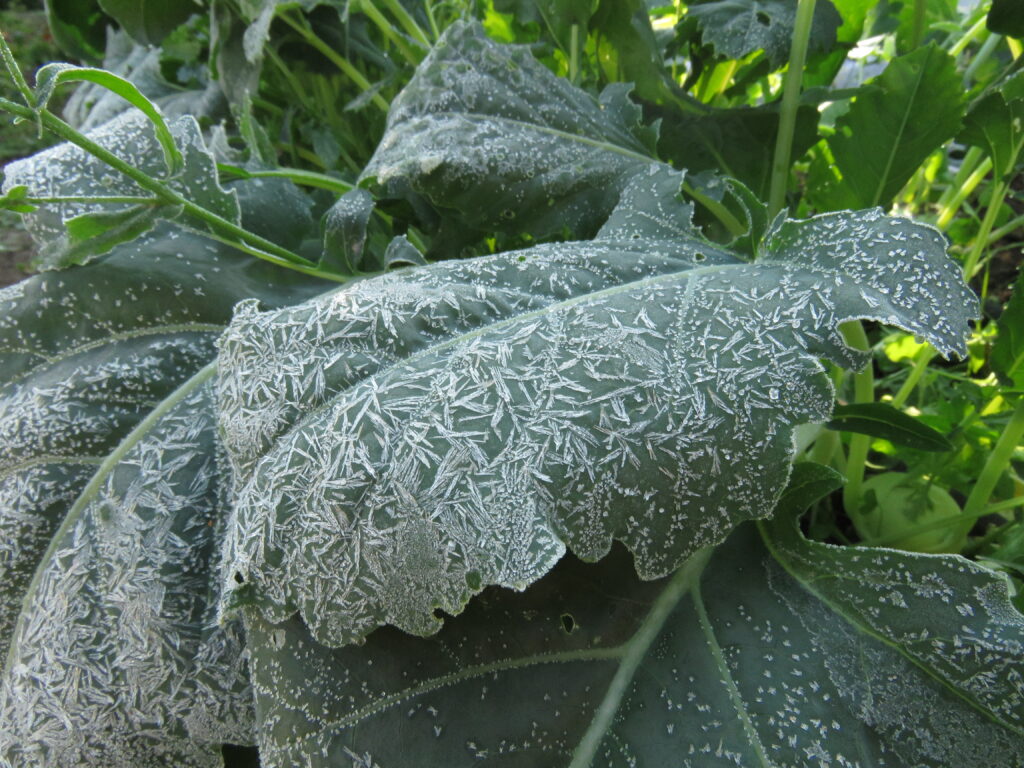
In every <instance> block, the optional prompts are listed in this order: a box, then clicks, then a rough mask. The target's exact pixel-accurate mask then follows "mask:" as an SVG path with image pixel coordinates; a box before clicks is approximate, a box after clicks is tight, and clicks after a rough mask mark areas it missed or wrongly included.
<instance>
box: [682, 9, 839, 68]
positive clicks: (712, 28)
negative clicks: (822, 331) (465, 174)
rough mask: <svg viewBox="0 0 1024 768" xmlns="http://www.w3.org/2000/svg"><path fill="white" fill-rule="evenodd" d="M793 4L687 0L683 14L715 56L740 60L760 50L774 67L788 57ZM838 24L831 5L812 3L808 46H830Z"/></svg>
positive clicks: (793, 20) (822, 49) (834, 40)
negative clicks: (695, 27) (685, 10)
mask: <svg viewBox="0 0 1024 768" xmlns="http://www.w3.org/2000/svg"><path fill="white" fill-rule="evenodd" d="M796 5H797V4H796V0H704V1H703V2H694V3H690V4H689V5H688V6H687V15H688V16H692V17H693V18H694V19H696V20H697V24H698V25H699V26H700V30H701V40H702V41H703V43H704V44H705V45H710V46H713V47H714V49H715V53H717V54H718V55H719V56H723V57H725V58H728V59H742V58H743V57H744V56H746V55H748V54H750V53H753V52H754V51H764V52H765V56H767V57H768V61H769V63H770V65H771V67H772V68H773V69H774V68H776V67H780V66H782V65H783V64H784V63H785V62H786V59H788V58H789V46H790V41H791V40H792V39H793V28H794V27H795V26H796ZM842 23H843V20H842V18H841V17H840V16H839V13H838V12H837V11H836V9H835V6H834V5H832V3H831V2H829V0H819V2H818V3H817V4H816V5H815V6H814V17H813V19H812V21H811V34H810V38H809V40H808V46H809V49H810V50H811V51H828V50H829V49H831V48H832V46H833V45H835V42H836V30H837V29H839V26H840V25H841V24H842Z"/></svg>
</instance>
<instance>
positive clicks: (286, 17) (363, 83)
mask: <svg viewBox="0 0 1024 768" xmlns="http://www.w3.org/2000/svg"><path fill="white" fill-rule="evenodd" d="M278 18H279V19H281V20H282V21H283V22H284V23H285V24H287V25H288V26H289V27H291V28H292V29H294V30H295V31H296V32H298V33H299V35H300V36H301V37H302V39H303V40H305V41H306V42H307V43H308V44H309V45H310V46H312V47H313V48H316V49H317V50H318V51H320V53H322V54H323V55H324V56H325V57H326V58H327V59H328V60H330V61H331V63H333V64H334V65H335V66H336V67H337V68H338V69H340V70H341V71H342V72H343V73H344V74H345V75H347V76H348V78H349V79H350V80H351V81H352V82H353V83H355V84H356V86H357V87H359V88H360V89H361V90H363V91H369V90H370V89H371V88H373V86H372V85H371V84H370V81H369V80H367V79H366V78H365V77H364V76H363V73H362V72H360V71H359V70H358V69H356V68H355V67H354V66H353V65H352V62H350V61H349V60H348V59H346V58H345V57H344V56H342V55H340V54H339V53H338V52H337V51H335V50H334V49H333V48H331V46H329V45H328V44H327V43H325V42H324V41H323V40H322V39H321V38H320V37H319V36H318V35H317V34H316V33H315V32H313V30H312V29H310V28H309V26H308V25H307V24H306V23H305V17H303V20H302V23H300V22H297V21H295V19H293V18H292V17H291V15H290V14H289V13H282V14H280V15H279V16H278ZM371 100H372V101H373V103H374V104H375V105H376V106H377V107H379V108H380V110H381V111H382V112H383V113H384V114H387V112H388V106H389V105H388V102H387V100H385V99H384V97H383V96H381V95H380V94H379V93H375V94H373V96H372V97H371Z"/></svg>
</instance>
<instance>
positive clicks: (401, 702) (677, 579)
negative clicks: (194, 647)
mask: <svg viewBox="0 0 1024 768" xmlns="http://www.w3.org/2000/svg"><path fill="white" fill-rule="evenodd" d="M765 538H766V539H767V542H768V544H769V547H766V546H765V544H764V542H763V541H762V540H761V538H759V537H758V536H757V533H756V531H755V530H754V529H753V528H751V527H743V528H742V529H741V530H739V531H737V532H736V533H734V534H733V535H732V537H730V539H729V541H727V542H726V543H725V544H724V545H723V546H722V547H720V548H719V549H718V550H716V551H715V552H714V554H713V555H712V556H711V558H710V562H707V565H706V566H705V565H704V562H705V561H706V560H707V556H706V553H702V555H701V556H699V557H696V558H694V559H693V560H692V561H691V562H690V563H688V564H687V565H686V566H684V567H683V569H682V570H680V571H679V572H678V573H677V574H676V575H674V576H672V577H671V578H670V579H666V580H664V581H659V582H653V583H652V582H648V583H643V582H637V581H636V580H635V578H634V577H633V575H632V568H631V564H630V562H629V558H628V556H626V555H625V553H623V552H622V551H621V550H616V551H615V552H613V553H612V555H610V556H609V557H607V558H605V560H603V561H602V562H601V563H599V564H597V565H585V564H583V563H580V562H579V561H576V560H575V559H574V558H566V559H565V560H563V561H562V562H561V563H560V564H559V565H558V566H557V567H556V568H555V569H554V571H553V572H552V573H551V574H549V575H548V576H546V577H545V578H544V579H542V580H541V581H540V582H538V583H537V584H535V585H534V586H532V587H530V588H529V589H528V590H526V592H524V593H522V594H517V593H514V592H511V591H508V590H501V589H490V590H487V591H486V592H484V593H483V594H482V595H481V596H480V597H478V598H477V599H476V600H474V601H473V602H472V603H471V604H470V606H469V607H468V608H467V610H466V612H465V613H463V614H462V615H461V616H458V617H456V618H452V619H449V620H448V622H447V623H446V625H445V627H444V628H443V629H442V630H441V631H440V632H439V633H438V634H437V635H436V636H434V637H432V638H430V639H415V638H411V637H409V636H408V635H404V634H402V633H401V632H397V631H395V630H392V629H382V630H378V631H377V632H375V633H373V634H372V635H370V637H369V638H368V639H367V641H366V643H365V644H364V645H362V646H356V647H347V648H340V649H333V650H332V649H329V648H325V647H324V646H321V645H319V644H318V643H317V642H316V641H315V640H314V639H313V638H312V637H311V636H310V633H309V631H308V629H307V628H306V627H305V626H303V624H302V622H301V621H300V620H299V619H298V618H297V617H294V618H291V619H289V620H287V621H286V622H284V623H282V624H279V625H276V626H275V625H272V624H269V623H268V622H267V621H266V620H265V619H264V618H263V617H261V616H259V615H258V614H257V613H256V612H249V613H248V615H247V622H246V623H247V640H248V643H249V647H250V650H251V654H252V656H251V660H252V661H251V664H252V675H253V687H254V690H255V693H256V702H257V713H258V715H257V717H258V722H259V726H260V727H259V733H260V747H261V753H262V757H263V761H264V765H265V766H266V768H285V767H289V766H293V765H307V766H310V768H327V767H328V766H336V765H340V764H345V763H347V762H348V761H354V762H355V763H356V764H361V765H370V764H373V765H386V766H389V767H390V768H406V767H408V768H412V767H413V766H423V765H431V766H433V765H445V766H453V767H456V768H458V767H459V766H466V768H468V767H469V766H473V765H478V764H479V763H480V762H481V761H486V762H487V764H492V763H493V764H494V765H498V766H509V767H512V768H549V767H550V768H556V767H557V768H563V767H564V766H572V768H576V766H580V767H581V768H582V767H583V766H590V765H594V766H616V767H618V766H627V765H643V766H668V765H681V766H693V768H726V767H727V766H737V765H738V766H801V767H803V766H807V768H810V767H811V766H814V767H815V768H817V767H818V766H842V765H849V766H857V765H860V766H866V765H886V766H892V767H893V768H909V767H910V766H930V768H961V766H968V765H970V766H986V768H1017V766H1019V765H1020V764H1021V761H1022V760H1024V747H1022V744H1024V739H1022V738H1021V733H1022V720H1024V704H1022V690H1021V682H1020V681H1021V678H1022V676H1024V663H1022V660H1021V655H1020V648H1021V646H1022V643H1024V618H1022V617H1021V615H1020V614H1019V613H1018V612H1017V611H1016V610H1015V609H1014V608H1013V606H1012V604H1011V603H1010V601H1009V598H1008V594H1007V584H1006V582H1005V581H1004V580H1003V579H1002V578H1001V577H999V576H997V575H995V574H993V573H991V572H989V571H986V570H985V569H983V568H981V567H979V566H976V565H974V564H972V563H968V562H967V561H965V560H962V559H960V558H958V557H935V556H914V555H907V554H904V553H895V552H888V551H884V550H877V551H871V552H866V551H864V550H858V549H853V548H847V549H841V548H837V547H831V546H828V545H824V544H818V543H815V542H810V541H807V540H806V539H804V538H803V537H802V536H801V535H800V533H799V532H798V531H797V530H796V528H795V525H794V520H793V516H792V515H786V516H785V517H784V518H782V519H780V520H779V522H778V523H773V524H771V525H770V526H766V531H765ZM399 733H400V734H401V738H396V736H395V734H399Z"/></svg>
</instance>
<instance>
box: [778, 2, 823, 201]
mask: <svg viewBox="0 0 1024 768" xmlns="http://www.w3.org/2000/svg"><path fill="white" fill-rule="evenodd" d="M813 17H814V0H797V6H796V25H795V26H794V27H793V41H792V45H791V47H790V50H789V67H788V69H787V70H786V83H785V85H784V86H783V89H782V107H781V111H780V114H779V132H778V134H777V136H776V137H775V158H774V160H773V161H772V183H771V190H770V192H769V193H768V218H769V219H772V218H774V217H775V215H776V214H777V213H778V212H779V211H781V210H782V207H783V205H784V203H785V201H786V187H787V186H788V185H789V161H790V155H791V154H792V151H793V132H794V130H795V129H796V113H797V110H798V109H799V107H800V84H801V81H802V80H803V73H804V61H805V60H806V58H807V43H808V40H809V39H810V34H811V20H812V19H813Z"/></svg>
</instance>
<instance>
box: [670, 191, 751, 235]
mask: <svg viewBox="0 0 1024 768" xmlns="http://www.w3.org/2000/svg"><path fill="white" fill-rule="evenodd" d="M683 192H685V193H686V194H688V195H689V196H690V197H692V198H693V199H694V200H696V201H697V202H698V203H700V204H701V205H703V206H704V207H705V208H707V209H708V210H709V211H710V212H711V213H712V214H713V215H714V217H715V218H716V219H718V220H719V221H720V222H722V225H723V226H724V227H725V228H726V229H727V230H728V231H729V234H730V235H732V236H733V237H739V236H740V235H742V234H745V233H746V231H747V228H746V227H745V226H743V224H741V223H740V221H739V219H737V218H736V217H735V216H733V215H732V213H731V212H730V211H729V209H728V208H726V207H725V206H724V205H722V204H721V203H720V202H718V201H717V200H714V199H713V198H710V197H708V196H707V195H705V194H704V193H703V192H700V191H698V190H696V189H694V188H693V187H692V186H690V184H689V183H687V182H685V181H684V182H683Z"/></svg>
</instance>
